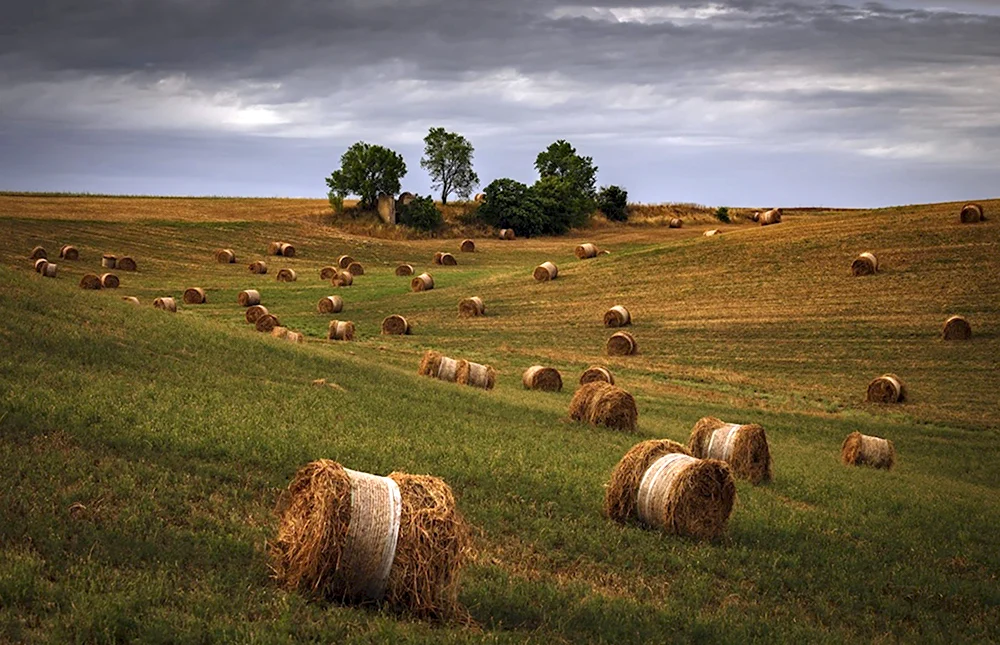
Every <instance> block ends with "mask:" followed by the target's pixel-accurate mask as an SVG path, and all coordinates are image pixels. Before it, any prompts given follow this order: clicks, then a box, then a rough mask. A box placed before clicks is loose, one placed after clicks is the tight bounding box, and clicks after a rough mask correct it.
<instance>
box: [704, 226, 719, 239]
mask: <svg viewBox="0 0 1000 645" xmlns="http://www.w3.org/2000/svg"><path fill="white" fill-rule="evenodd" d="M702 235H704V236H705V237H715V236H716V235H722V231H720V230H719V229H717V228H713V229H712V230H710V231H705V232H704V233H703V234H702Z"/></svg>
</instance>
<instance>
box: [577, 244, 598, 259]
mask: <svg viewBox="0 0 1000 645" xmlns="http://www.w3.org/2000/svg"><path fill="white" fill-rule="evenodd" d="M573 253H575V254H576V257H577V259H580V260H588V259H590V258H596V257H597V247H596V246H594V245H593V244H591V243H590V242H585V243H583V244H578V245H577V247H576V249H575V250H574V251H573Z"/></svg>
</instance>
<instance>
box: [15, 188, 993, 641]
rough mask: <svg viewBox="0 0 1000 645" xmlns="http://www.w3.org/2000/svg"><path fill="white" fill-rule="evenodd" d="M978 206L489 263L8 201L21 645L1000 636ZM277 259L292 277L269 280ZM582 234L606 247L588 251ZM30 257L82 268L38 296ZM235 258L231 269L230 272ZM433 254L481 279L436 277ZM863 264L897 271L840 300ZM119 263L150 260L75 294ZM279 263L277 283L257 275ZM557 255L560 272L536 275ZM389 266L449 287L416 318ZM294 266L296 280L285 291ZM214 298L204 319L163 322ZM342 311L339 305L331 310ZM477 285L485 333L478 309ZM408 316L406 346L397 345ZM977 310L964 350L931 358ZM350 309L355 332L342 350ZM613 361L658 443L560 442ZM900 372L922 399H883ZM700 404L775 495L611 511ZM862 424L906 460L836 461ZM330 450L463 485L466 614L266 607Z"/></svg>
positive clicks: (811, 219) (73, 202)
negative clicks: (629, 320)
mask: <svg viewBox="0 0 1000 645" xmlns="http://www.w3.org/2000/svg"><path fill="white" fill-rule="evenodd" d="M983 205H984V207H985V209H986V211H987V214H988V216H990V215H992V216H991V217H989V220H988V221H986V222H983V223H979V224H975V225H962V224H959V223H958V210H959V209H960V207H961V204H940V205H928V206H907V207H899V208H890V209H880V210H873V211H849V212H848V211H845V212H837V211H815V210H802V211H795V210H786V215H785V218H784V222H783V223H782V224H779V225H776V226H770V227H760V226H757V225H753V224H748V223H745V222H744V223H740V224H735V225H719V224H718V222H715V221H714V220H712V219H711V218H708V217H695V218H692V219H689V220H686V221H685V227H684V228H682V229H679V230H671V229H667V228H665V227H652V226H610V225H605V226H601V227H598V228H594V229H591V230H584V231H579V232H576V233H575V234H573V235H570V236H566V237H560V238H540V239H530V240H525V239H518V240H514V241H500V240H496V239H477V240H476V242H477V251H476V253H473V254H468V253H459V252H458V247H459V242H460V240H459V239H429V240H394V239H376V238H368V237H360V236H356V235H348V234H346V233H344V232H343V230H341V229H338V228H336V227H333V226H330V225H329V224H328V223H326V222H327V220H326V218H325V213H326V212H328V208H327V207H326V205H325V203H324V202H323V201H322V200H228V199H187V200H182V199H177V200H174V199H142V198H87V197H46V198H43V197H23V196H22V197H17V196H0V285H2V290H0V313H2V318H3V325H2V326H0V642H4V641H10V642H60V643H61V642H129V641H136V642H212V641H227V642H304V641H305V642H308V641H323V642H331V641H337V642H372V641H390V640H391V641H413V642H510V643H520V642H526V641H527V642H545V643H553V642H557V643H561V642H565V643H576V642H616V643H622V642H650V641H667V642H670V641H694V642H733V643H739V642H748V641H755V640H756V641H766V642H795V643H801V642H831V643H834V642H837V643H842V642H845V641H849V642H855V641H862V642H897V641H905V642H949V643H950V642H956V641H962V642H984V641H995V640H998V639H1000V627H998V625H1000V580H998V576H1000V537H998V535H997V531H996V529H997V526H1000V496H998V492H1000V491H998V489H1000V474H998V468H997V464H998V463H1000V436H998V433H1000V394H998V392H1000V369H998V365H1000V282H998V279H997V278H998V276H1000V201H987V202H983ZM740 221H741V222H742V221H743V220H740ZM708 228H720V229H721V230H722V231H723V235H721V236H717V237H714V238H705V237H703V236H702V232H703V231H704V230H706V229H708ZM271 240H284V241H288V242H291V243H293V244H294V245H295V246H296V249H297V255H296V257H294V258H287V259H286V258H280V257H268V256H266V255H265V252H266V247H267V243H268V242H269V241H271ZM584 241H590V242H594V243H596V244H597V245H598V246H599V247H601V248H603V249H607V250H609V251H610V252H611V253H610V254H609V255H603V256H600V257H598V258H596V259H592V260H583V261H581V260H577V259H576V258H575V257H574V255H573V249H574V247H575V246H576V244H579V243H581V242H584ZM36 244H41V245H42V246H44V247H45V248H46V249H47V250H48V252H49V255H50V258H52V257H53V256H57V255H58V249H59V247H60V246H61V245H63V244H74V245H76V246H77V247H78V248H79V249H80V252H81V258H80V260H79V261H76V262H66V261H61V260H58V259H54V260H53V261H54V262H57V263H58V264H59V277H58V278H57V279H44V278H42V277H40V276H39V275H37V274H35V273H34V272H33V271H32V268H31V264H32V263H31V262H30V261H29V260H28V259H27V255H28V253H29V252H30V250H31V248H32V247H33V246H35V245H36ZM220 247H228V248H232V249H234V250H235V252H236V254H237V257H238V262H237V264H232V265H221V264H217V263H215V261H214V258H213V252H214V250H215V249H216V248H220ZM436 251H448V252H451V253H453V254H455V256H456V257H457V258H458V261H459V265H458V266H455V267H440V266H433V265H432V264H431V258H432V256H433V254H434V252H436ZM862 251H871V252H873V253H875V254H876V255H877V256H878V258H879V262H880V268H881V271H880V273H879V274H877V275H875V276H869V277H863V278H855V277H852V276H851V274H850V269H849V267H850V263H851V260H852V259H853V258H854V257H856V256H857V254H858V253H860V252H862ZM102 253H114V254H117V255H124V254H128V255H131V256H132V257H134V258H135V259H136V260H137V262H138V264H139V271H138V272H136V273H127V272H116V273H117V274H118V275H119V277H120V278H121V287H120V288H119V289H118V290H116V291H112V290H105V291H83V290H81V289H79V288H78V286H77V283H78V282H79V279H80V277H81V276H82V275H83V274H84V273H100V272H101V269H100V257H101V254H102ZM342 253H348V254H350V255H352V256H353V257H354V258H355V259H357V260H358V261H360V262H361V263H362V264H363V265H364V267H365V275H363V276H359V277H357V278H356V279H355V283H354V285H353V286H351V287H348V288H339V289H338V288H335V287H332V286H330V284H329V283H328V282H326V281H322V280H320V278H319V271H320V269H321V268H322V267H323V266H326V265H329V264H333V263H334V260H335V259H336V257H337V256H338V255H340V254H342ZM259 259H263V260H266V261H267V263H268V267H269V271H268V273H267V274H266V275H263V276H256V275H251V274H250V273H249V272H248V271H247V265H248V264H249V263H250V262H252V261H254V260H259ZM545 260H550V261H553V262H555V263H556V264H557V265H558V267H559V278H558V279H557V280H555V281H553V282H549V283H536V282H534V281H533V280H532V278H531V271H532V269H533V268H534V266H536V265H537V264H538V263H540V262H542V261H545ZM399 262H409V263H411V264H412V265H413V266H414V268H415V269H416V272H417V273H419V272H421V271H423V270H429V271H430V272H431V273H432V274H433V275H434V280H435V288H434V290H432V291H429V292H426V293H411V292H410V291H409V278H401V277H396V276H395V275H393V269H394V268H395V266H396V265H397V264H398V263H399ZM283 267H288V268H293V269H295V270H296V271H297V272H298V276H299V277H298V280H297V281H296V282H294V283H288V284H284V283H278V282H277V281H276V280H275V274H276V273H277V270H278V269H280V268H283ZM190 286H199V287H202V288H204V289H206V291H207V293H208V303H207V304H204V305H196V306H185V305H183V304H179V311H178V313H176V314H169V313H165V312H160V311H156V310H154V309H153V307H152V306H151V304H150V303H151V302H152V300H153V298H156V297H160V296H173V297H175V298H177V300H178V302H180V297H181V294H182V293H183V290H184V289H185V288H186V287H190ZM247 288H254V289H258V290H259V291H260V292H261V295H262V303H263V304H264V305H266V306H267V307H268V309H269V310H270V311H271V312H272V313H274V314H276V315H277V316H278V317H279V318H280V319H281V322H282V324H283V325H285V326H287V327H289V328H291V329H293V330H297V331H302V332H304V333H305V334H306V335H307V342H306V343H304V344H302V345H292V344H290V343H287V342H284V341H280V340H278V339H275V338H272V337H270V336H265V335H262V334H258V333H256V332H254V331H253V330H252V328H251V327H250V326H249V325H247V324H246V323H245V322H244V320H243V314H244V310H243V309H242V308H241V307H239V306H238V305H237V304H236V294H237V293H238V292H239V291H240V290H242V289H247ZM327 295H340V296H342V297H343V298H344V301H345V307H344V311H343V312H342V313H341V314H336V315H333V316H329V315H321V314H319V313H317V312H316V303H317V301H318V300H319V299H320V298H321V297H323V296H327ZM473 295H478V296H480V297H481V298H483V300H484V301H485V303H486V307H487V316H486V317H484V318H478V319H463V318H459V317H458V315H457V304H458V301H459V300H460V299H461V298H464V297H467V296H473ZM121 296H137V297H138V298H139V299H140V301H141V302H142V305H141V306H139V307H136V306H134V305H129V304H127V303H124V302H122V300H121ZM614 304H623V305H625V306H627V307H628V308H629V310H630V311H631V313H632V315H633V318H634V325H633V327H632V328H631V329H630V331H631V332H632V333H633V334H634V336H635V337H636V339H637V341H638V344H639V354H638V355H636V356H631V357H622V358H608V357H607V356H606V355H605V351H604V344H605V342H606V340H607V338H608V336H610V334H611V331H612V330H608V329H606V328H604V327H603V326H602V316H603V313H604V311H605V310H606V309H607V308H608V307H610V306H612V305H614ZM389 314H401V315H403V316H405V317H406V318H407V319H408V320H409V321H410V322H411V324H412V325H413V334H412V335H411V336H405V337H396V336H381V335H380V334H379V325H380V323H381V320H382V319H383V318H384V317H385V316H387V315H389ZM952 314H962V315H964V316H965V317H966V318H968V320H969V321H970V322H971V324H972V327H973V333H974V336H973V338H972V340H970V341H967V342H950V343H947V342H944V341H942V340H941V339H940V328H941V325H942V323H943V322H944V320H945V319H946V318H947V317H948V316H950V315H952ZM331 318H339V319H341V320H351V321H353V322H354V323H355V325H356V326H357V329H358V333H357V337H356V340H355V341H354V342H350V343H337V342H330V341H327V340H325V334H326V328H327V324H328V322H329V320H330V319H331ZM427 349H436V350H439V351H442V352H444V353H445V354H447V355H449V356H453V357H456V358H466V359H469V360H474V361H476V362H481V363H488V364H490V365H493V366H494V367H496V368H497V369H498V370H499V378H498V383H497V387H496V388H495V389H494V390H492V391H489V392H486V391H481V390H476V389H473V388H467V387H462V386H459V385H455V384H449V383H443V382H439V381H435V380H431V379H428V378H424V377H419V376H417V374H416V370H417V365H418V364H419V361H420V356H421V355H422V353H423V352H424V351H426V350H427ZM536 363H543V364H546V365H550V366H553V367H556V368H558V369H559V370H560V371H561V372H562V374H563V380H564V384H565V386H564V389H563V391H562V392H561V393H543V392H531V391H525V390H524V389H523V388H522V386H521V381H520V379H521V373H522V372H523V370H524V369H525V368H527V367H528V366H530V365H533V364H536ZM593 364H602V365H606V366H608V367H609V368H610V369H611V370H612V371H613V372H614V373H615V376H616V380H617V384H619V385H621V386H622V387H624V388H626V389H627V390H629V391H630V392H632V393H633V394H634V395H635V397H636V399H637V403H638V408H639V429H638V432H637V433H636V434H634V435H623V434H621V433H617V432H614V431H611V430H605V429H599V428H591V427H587V426H584V425H581V424H577V423H575V422H571V421H569V419H568V416H567V408H568V404H569V400H570V398H571V396H572V392H573V389H574V385H575V384H576V381H577V379H578V378H579V375H580V373H581V372H582V370H583V369H584V368H586V367H587V366H589V365H593ZM886 372H893V373H895V374H897V375H899V376H900V377H901V378H902V380H903V381H904V382H905V383H906V386H907V392H908V397H909V398H908V401H907V402H906V403H904V404H902V405H897V406H872V405H867V404H865V403H864V392H865V388H866V386H867V383H868V381H870V380H871V379H872V378H874V377H876V376H879V375H881V374H883V373H886ZM321 378H322V379H325V380H326V381H327V383H328V384H329V385H327V386H323V387H317V386H314V385H313V384H312V381H313V380H315V379H321ZM331 385H332V386H331ZM708 415H712V416H717V417H720V418H722V419H724V420H727V421H733V422H741V423H760V424H762V425H763V426H764V427H765V428H766V430H767V434H768V439H769V441H770V445H771V452H772V456H773V458H774V470H775V480H774V482H773V483H771V484H768V485H764V486H758V487H753V486H750V485H749V484H747V483H745V482H739V484H738V499H737V502H736V506H735V507H734V510H733V513H732V516H731V519H730V524H729V529H728V531H727V533H726V535H725V537H723V538H722V539H720V540H717V541H715V542H698V541H692V540H687V539H681V538H676V537H671V536H667V535H664V534H661V533H659V532H656V531H650V530H645V529H642V528H640V527H638V526H627V527H622V526H618V525H616V524H614V523H612V522H610V521H608V520H607V519H605V518H604V517H603V516H602V515H601V504H602V501H603V492H604V488H603V486H604V484H605V482H606V481H607V479H608V476H609V474H610V472H611V469H612V468H613V467H614V465H615V463H616V462H617V461H618V460H619V459H620V458H621V456H622V455H623V454H624V453H625V452H626V451H627V450H628V449H629V447H631V446H632V445H633V444H635V443H637V442H638V441H641V440H644V439H650V438H669V439H674V440H678V441H681V442H684V443H686V442H687V438H688V435H689V433H690V431H691V428H692V426H693V425H694V423H695V421H697V420H698V419H699V418H701V417H703V416H708ZM855 430H859V431H861V432H864V433H865V434H873V435H878V436H883V437H887V438H890V439H892V440H893V441H894V442H895V445H896V449H897V451H898V458H897V465H896V468H895V469H893V470H892V471H890V472H884V471H874V470H871V469H867V468H848V467H845V466H843V465H841V464H840V462H839V448H840V444H841V442H842V440H843V439H844V437H845V436H846V435H847V434H848V433H850V432H853V431H855ZM318 458H330V459H335V460H337V461H340V462H341V463H343V464H344V465H345V466H347V467H350V468H353V469H355V470H362V471H367V472H372V473H377V474H386V473H388V472H390V471H393V470H400V471H406V472H410V473H421V474H433V475H437V476H439V477H442V478H444V479H445V480H446V481H447V482H448V483H449V484H450V485H451V486H452V488H453V490H454V492H455V495H456V498H457V501H458V505H459V507H460V509H461V511H462V512H463V514H464V515H465V516H466V518H467V519H468V520H469V522H470V523H471V524H472V525H473V527H474V542H475V549H476V553H475V556H474V559H473V561H472V563H471V564H470V566H469V567H468V568H467V569H466V571H465V572H464V574H463V577H462V587H461V591H460V600H461V601H462V602H463V604H464V605H465V607H466V608H467V609H468V611H469V614H470V620H469V621H468V622H467V624H443V625H441V624H429V623H424V622H420V621H416V620H413V619H410V618H408V617H406V616H399V615H396V614H393V613H391V612H388V611H384V610H383V611H378V610H373V609H358V608H351V607H342V606H338V605H331V604H327V603H322V602H310V601H307V600H306V599H304V598H302V597H300V596H299V595H297V594H292V593H287V592H285V591H283V590H281V589H279V588H278V587H277V585H276V584H275V582H274V581H273V580H272V579H271V572H270V569H269V566H268V558H267V551H266V549H267V547H266V545H267V541H268V540H269V539H272V538H273V537H274V535H275V531H276V527H277V517H276V515H275V513H274V505H275V502H276V500H277V498H278V495H279V493H280V491H281V490H282V489H283V488H284V487H285V486H286V485H287V483H288V481H289V480H290V479H291V477H292V475H293V474H294V472H295V471H296V469H297V468H298V467H300V466H301V465H303V464H305V463H306V462H308V461H311V460H313V459H318Z"/></svg>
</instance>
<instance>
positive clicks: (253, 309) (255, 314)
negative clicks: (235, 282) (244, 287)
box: [243, 305, 269, 325]
mask: <svg viewBox="0 0 1000 645" xmlns="http://www.w3.org/2000/svg"><path fill="white" fill-rule="evenodd" d="M268 313H269V312H268V311H267V307H265V306H264V305H251V306H250V307H248V308H247V310H246V312H245V313H244V315H243V317H244V318H245V319H246V321H247V322H248V323H250V324H251V325H256V324H257V320H258V319H260V318H261V317H262V316H266V315H267V314H268Z"/></svg>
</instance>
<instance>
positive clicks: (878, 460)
mask: <svg viewBox="0 0 1000 645" xmlns="http://www.w3.org/2000/svg"><path fill="white" fill-rule="evenodd" d="M840 459H841V461H843V462H844V465H845V466H871V467H872V468H882V469H885V470H892V467H893V465H895V463H896V446H894V445H893V443H892V442H891V441H889V440H888V439H882V438H881V437H870V436H868V435H864V434H861V433H860V432H852V433H851V434H849V435H847V438H846V439H844V443H843V444H842V445H841V446H840Z"/></svg>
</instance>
